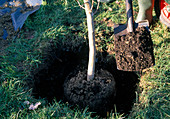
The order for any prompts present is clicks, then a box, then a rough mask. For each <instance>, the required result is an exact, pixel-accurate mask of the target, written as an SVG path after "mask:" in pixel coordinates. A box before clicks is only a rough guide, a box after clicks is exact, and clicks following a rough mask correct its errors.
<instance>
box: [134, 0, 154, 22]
mask: <svg viewBox="0 0 170 119" xmlns="http://www.w3.org/2000/svg"><path fill="white" fill-rule="evenodd" d="M138 5H139V13H138V16H137V19H136V22H140V21H142V20H148V21H149V23H151V22H152V11H153V8H154V0H138Z"/></svg>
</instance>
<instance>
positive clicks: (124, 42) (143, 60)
mask: <svg viewBox="0 0 170 119" xmlns="http://www.w3.org/2000/svg"><path fill="white" fill-rule="evenodd" d="M115 51H116V56H115V58H116V62H117V67H118V69H119V70H124V71H142V70H143V69H145V68H148V67H151V66H153V65H154V64H155V61H154V54H153V42H152V40H151V35H150V32H149V31H148V30H147V29H146V27H138V28H137V29H136V31H135V32H133V33H128V34H127V35H125V36H119V37H118V38H116V40H115Z"/></svg>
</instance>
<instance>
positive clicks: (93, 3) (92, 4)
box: [91, 0, 94, 11]
mask: <svg viewBox="0 0 170 119" xmlns="http://www.w3.org/2000/svg"><path fill="white" fill-rule="evenodd" d="M93 4H94V0H92V5H91V11H92V10H93Z"/></svg>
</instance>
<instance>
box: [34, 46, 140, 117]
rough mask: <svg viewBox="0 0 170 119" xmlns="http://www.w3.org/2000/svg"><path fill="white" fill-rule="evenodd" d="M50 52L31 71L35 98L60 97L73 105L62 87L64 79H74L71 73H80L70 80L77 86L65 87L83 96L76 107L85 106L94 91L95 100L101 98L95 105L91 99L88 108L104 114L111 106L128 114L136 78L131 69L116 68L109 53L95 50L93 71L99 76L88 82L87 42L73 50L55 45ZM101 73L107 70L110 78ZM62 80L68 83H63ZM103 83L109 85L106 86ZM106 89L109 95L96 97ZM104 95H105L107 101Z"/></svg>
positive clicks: (74, 74)
mask: <svg viewBox="0 0 170 119" xmlns="http://www.w3.org/2000/svg"><path fill="white" fill-rule="evenodd" d="M50 52H51V53H47V54H48V57H47V61H46V63H45V64H44V65H43V66H40V68H39V69H37V70H36V71H35V72H33V81H34V85H33V87H32V88H33V95H34V96H35V97H36V98H46V99H47V100H48V101H49V102H51V101H53V100H54V98H55V99H56V100H57V101H60V100H62V101H63V102H69V103H70V104H71V105H77V103H74V101H72V99H73V98H71V97H70V96H68V97H69V98H68V97H67V95H68V94H67V93H68V92H67V93H66V92H65V91H64V87H66V85H69V83H68V81H67V80H68V79H71V80H70V81H72V82H73V80H77V79H76V78H73V79H72V77H75V76H77V75H79V76H80V75H83V76H84V79H82V80H80V81H78V80H77V81H78V83H77V84H76V83H74V85H78V86H77V88H80V89H77V88H76V86H75V87H74V86H73V87H72V89H68V90H72V92H75V94H76V95H75V96H78V95H80V96H79V99H80V98H81V96H87V97H82V101H84V102H85V103H84V104H85V105H84V104H83V102H80V103H78V104H79V107H80V108H81V107H82V108H84V107H86V106H88V105H86V104H87V102H89V100H90V98H91V97H93V96H94V95H98V98H97V97H95V98H94V97H93V98H94V99H95V100H97V101H101V102H102V103H100V104H101V106H98V108H95V106H97V104H98V102H95V101H92V102H95V103H94V104H91V105H92V107H91V108H89V110H90V111H93V112H97V114H98V115H100V116H106V113H107V112H108V111H109V112H111V111H113V112H114V111H115V106H116V110H117V112H120V113H124V114H128V113H129V112H130V111H131V108H132V106H133V104H134V100H135V99H136V94H135V92H136V86H137V84H138V81H139V80H138V76H137V75H136V74H135V73H134V72H124V71H119V70H117V66H116V62H115V59H114V58H113V57H110V56H108V55H105V54H106V53H105V54H104V53H97V54H98V55H97V62H96V72H98V74H97V73H96V75H100V78H99V79H98V80H97V79H94V80H93V81H90V82H88V81H86V80H85V79H86V71H87V63H88V62H87V61H88V46H87V45H84V46H82V47H81V48H80V47H79V50H76V52H75V51H71V50H70V51H68V50H65V49H63V48H59V47H58V48H55V49H53V50H51V51H50ZM101 54H102V55H101ZM103 54H104V55H103ZM83 72H84V73H83ZM103 74H109V77H110V78H111V80H110V79H109V80H104V79H103V77H102V75H103ZM66 79H67V80H66ZM66 82H67V83H68V84H64V83H66ZM110 82H111V83H110ZM108 85H109V86H111V87H109V86H108ZM81 86H82V87H81ZM83 86H84V87H83ZM88 86H89V87H88ZM102 86H103V87H102ZM107 86H108V87H109V89H107V88H106V87H107ZM68 87H69V86H68ZM87 87H88V88H87ZM73 88H75V89H73ZM86 89H87V90H86ZM110 89H111V90H112V91H110V94H109V95H110V97H108V98H106V97H103V98H100V97H102V96H105V95H106V94H105V93H106V92H107V93H108V92H109V90H110ZM66 90H67V88H66ZM85 90H86V92H85ZM88 91H89V93H88ZM102 91H106V92H102ZM99 92H100V93H99ZM72 97H74V95H72ZM98 99H100V100H98ZM102 99H103V100H102ZM105 99H107V102H106V100H105ZM79 101H81V100H79ZM105 102H106V103H105ZM102 104H103V105H102ZM93 106H94V108H93Z"/></svg>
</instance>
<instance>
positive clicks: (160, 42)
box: [0, 0, 170, 119]
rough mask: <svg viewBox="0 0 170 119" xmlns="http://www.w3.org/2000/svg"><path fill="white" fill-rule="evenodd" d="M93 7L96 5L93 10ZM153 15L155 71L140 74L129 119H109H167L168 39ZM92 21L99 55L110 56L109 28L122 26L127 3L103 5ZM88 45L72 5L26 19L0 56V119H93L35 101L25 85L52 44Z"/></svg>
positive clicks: (47, 6) (69, 1) (53, 3)
mask: <svg viewBox="0 0 170 119" xmlns="http://www.w3.org/2000/svg"><path fill="white" fill-rule="evenodd" d="M80 1H81V3H82V1H83V0H80ZM133 4H134V6H135V7H134V18H136V16H137V12H138V5H137V0H133ZM96 5H97V3H96V2H95V3H94V7H95V6H96ZM153 15H154V24H153V25H152V26H151V27H150V32H151V37H152V40H153V43H154V55H155V62H156V63H155V66H153V67H151V68H149V69H146V70H143V72H142V75H141V76H140V77H139V80H140V82H139V84H138V89H137V90H136V100H134V106H133V108H132V110H131V113H130V114H129V115H124V114H120V113H117V112H115V113H111V114H108V118H110V119H114V118H139V119H168V118H170V102H169V101H170V93H169V92H170V80H169V79H170V62H169V61H170V58H169V55H170V43H169V41H170V33H169V31H168V29H167V27H166V26H164V25H163V24H161V23H160V21H157V22H156V17H155V16H156V15H155V13H154V14H153ZM94 17H95V19H94V20H95V36H96V47H97V50H98V51H101V52H102V51H107V52H108V53H109V55H113V56H114V54H115V53H114V35H113V32H114V28H113V22H114V23H123V24H125V23H126V15H125V1H124V0H119V3H117V2H115V1H113V2H110V3H101V4H100V7H99V10H98V12H97V13H96V14H95V15H94ZM87 40H88V37H87V25H86V16H85V11H84V10H83V9H81V8H80V7H79V6H78V4H77V3H76V1H73V0H60V1H57V0H47V1H45V0H44V1H43V5H42V6H41V7H40V9H39V10H38V11H37V12H36V13H34V14H32V15H31V16H30V17H29V18H28V19H27V21H26V22H25V25H24V27H23V28H22V30H21V32H20V34H19V36H18V37H17V38H16V39H15V40H12V39H8V43H6V45H5V46H3V47H2V48H1V50H0V85H1V86H0V107H1V108H0V118H2V119H3V118H9V119H15V118H28V119H31V118H33V119H36V118H45V119H46V118H70V119H72V118H92V116H91V114H92V112H89V111H88V108H86V109H84V110H80V109H78V108H70V105H68V104H67V103H66V104H65V103H62V102H58V101H56V100H55V99H54V101H53V103H48V101H47V100H46V99H44V98H40V99H36V98H35V97H34V96H33V95H32V89H30V87H29V86H28V82H27V80H32V78H31V73H32V72H33V71H34V70H36V69H38V68H39V66H41V65H42V64H44V63H45V59H44V55H46V50H47V49H48V47H50V43H51V42H53V43H54V44H55V47H58V45H60V46H65V44H68V43H70V44H71V45H74V46H76V45H79V44H80V43H87ZM1 45H2V44H0V46H1ZM70 47H71V46H70ZM71 48H72V47H71ZM24 101H29V102H30V103H33V104H35V103H36V102H41V105H40V106H39V107H38V109H35V110H29V109H28V107H29V106H28V105H26V104H24ZM115 108H116V107H115ZM93 118H98V117H93Z"/></svg>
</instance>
